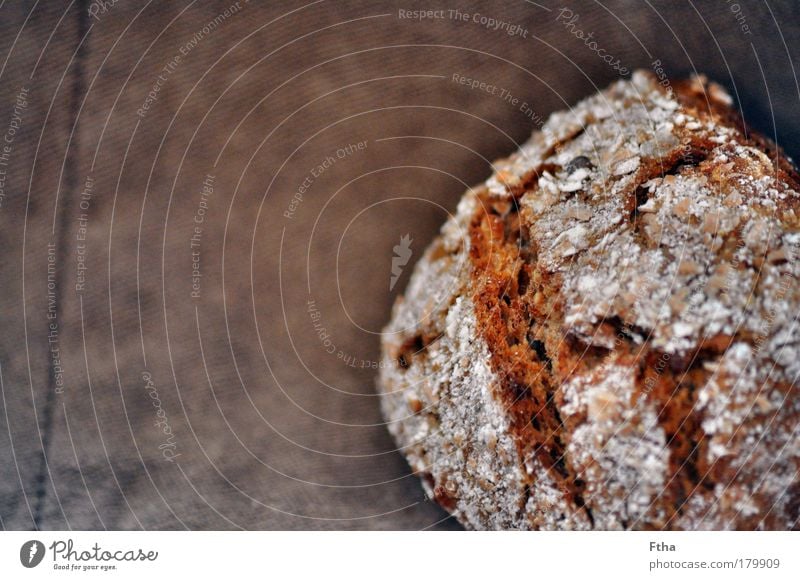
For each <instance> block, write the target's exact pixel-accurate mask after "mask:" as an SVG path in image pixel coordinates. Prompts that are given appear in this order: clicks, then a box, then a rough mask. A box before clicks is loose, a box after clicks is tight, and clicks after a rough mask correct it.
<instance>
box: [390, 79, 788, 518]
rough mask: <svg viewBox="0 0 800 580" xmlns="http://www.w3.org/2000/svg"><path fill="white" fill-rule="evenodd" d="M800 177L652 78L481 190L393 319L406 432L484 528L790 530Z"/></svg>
mask: <svg viewBox="0 0 800 580" xmlns="http://www.w3.org/2000/svg"><path fill="white" fill-rule="evenodd" d="M798 191H800V187H799V186H798V176H797V173H796V171H795V169H794V168H793V166H792V164H791V163H790V162H789V161H788V160H787V159H786V158H785V157H784V156H783V155H782V154H781V152H780V151H779V150H777V148H775V147H774V146H773V145H772V144H771V143H769V142H768V141H767V140H766V139H763V138H761V137H757V136H752V135H749V134H748V133H747V130H746V128H745V127H744V126H743V124H742V122H741V121H740V120H739V118H738V117H737V115H736V114H735V112H734V111H733V109H732V108H731V99H730V97H729V96H728V95H727V94H726V93H725V92H724V90H723V89H721V88H720V87H719V86H717V85H714V84H713V83H708V82H707V81H706V80H705V79H703V78H694V79H691V80H689V81H683V82H680V83H675V84H674V85H672V86H669V87H666V88H665V87H664V86H663V85H662V84H660V83H659V82H658V80H657V79H656V78H655V77H654V76H653V75H651V74H649V73H643V72H637V73H635V74H634V75H633V78H632V79H631V80H630V81H619V82H617V83H615V84H614V85H612V86H611V87H609V88H608V89H607V90H605V91H603V92H601V93H598V94H597V95H595V96H593V97H591V98H589V99H587V100H585V101H583V102H581V103H579V104H578V105H577V106H576V107H574V108H573V109H571V110H570V111H565V112H561V113H555V114H554V115H552V116H551V118H550V119H549V120H548V122H547V123H546V124H545V126H544V127H543V130H542V131H541V132H537V133H535V134H534V135H533V136H532V138H531V139H530V140H529V141H528V142H527V143H526V144H525V145H523V146H522V147H521V148H520V150H519V151H518V152H517V153H515V154H514V155H512V156H511V157H510V158H508V159H505V160H501V161H499V162H497V164H496V171H495V172H494V174H493V175H492V177H491V178H490V179H489V180H488V181H487V182H486V183H485V184H484V185H483V186H481V187H478V188H474V189H471V190H470V191H468V192H467V193H466V194H465V195H464V198H463V199H462V201H461V203H460V204H459V207H458V211H457V215H456V216H455V217H454V218H453V219H451V220H450V221H448V223H447V224H445V226H444V227H443V229H442V233H441V235H440V236H439V238H438V239H437V240H436V241H435V242H434V243H433V244H432V246H431V247H430V248H429V249H428V250H427V252H426V254H425V256H424V257H423V258H422V259H421V260H420V262H419V263H418V264H417V266H416V269H415V272H414V275H413V277H412V279H411V281H410V284H409V288H408V290H407V291H406V295H405V298H403V299H400V300H398V302H397V303H396V304H395V307H394V310H393V314H392V320H391V322H390V324H389V325H388V326H387V328H386V329H385V332H384V335H383V352H384V361H383V362H384V364H383V365H382V366H383V368H382V371H381V376H380V389H381V392H382V393H383V394H384V396H383V397H382V403H383V409H384V412H385V415H386V418H387V421H388V423H389V429H390V431H391V432H392V434H393V435H394V436H395V438H396V440H397V442H398V445H399V446H400V449H401V451H402V452H403V453H404V454H405V455H406V457H407V458H408V460H409V463H410V464H411V467H412V469H413V470H414V471H415V472H416V473H418V474H419V475H420V476H421V477H422V479H423V483H424V485H425V488H426V490H427V491H428V493H429V494H430V495H431V497H433V498H434V499H436V500H437V501H438V502H439V503H440V504H441V505H442V506H444V507H445V508H446V509H447V510H449V511H450V512H451V513H453V514H454V515H455V516H456V517H457V518H458V519H459V520H460V521H461V522H462V523H464V525H466V526H467V527H469V528H475V529H509V528H521V529H592V528H594V529H793V528H796V527H797V526H798V517H800V476H798V468H800V433H798V431H797V429H798V425H800V422H799V421H798V419H800V399H799V398H798V396H797V393H796V390H795V382H796V381H797V379H798V377H799V376H800V328H799V327H798V325H800V321H798V320H797V318H798V316H799V315H800V286H798V284H797V280H798V277H799V276H800V262H798V257H800V213H798V212H800V194H798Z"/></svg>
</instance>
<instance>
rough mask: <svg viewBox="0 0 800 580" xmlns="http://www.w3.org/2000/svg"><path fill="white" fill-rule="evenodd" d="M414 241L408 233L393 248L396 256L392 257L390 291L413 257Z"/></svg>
mask: <svg viewBox="0 0 800 580" xmlns="http://www.w3.org/2000/svg"><path fill="white" fill-rule="evenodd" d="M413 241H414V240H412V239H411V236H410V235H409V234H406V235H404V236H403V237H401V238H400V243H399V244H397V245H396V246H395V247H394V248H392V249H393V250H394V257H393V258H392V278H391V279H390V280H389V292H391V291H392V290H394V285H395V284H397V281H398V280H399V279H400V275H401V274H402V273H403V266H405V265H406V264H408V261H409V260H410V259H411V242H413Z"/></svg>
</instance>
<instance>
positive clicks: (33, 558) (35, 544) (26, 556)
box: [19, 540, 44, 568]
mask: <svg viewBox="0 0 800 580" xmlns="http://www.w3.org/2000/svg"><path fill="white" fill-rule="evenodd" d="M42 558H44V544H43V543H41V542H40V541H39V540H28V541H27V542H25V543H24V544H22V547H21V548H20V549H19V561H20V562H21V563H22V565H23V566H25V567H26V568H35V567H36V566H38V565H39V564H40V563H41V561H42Z"/></svg>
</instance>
